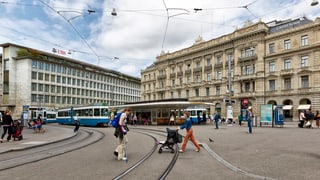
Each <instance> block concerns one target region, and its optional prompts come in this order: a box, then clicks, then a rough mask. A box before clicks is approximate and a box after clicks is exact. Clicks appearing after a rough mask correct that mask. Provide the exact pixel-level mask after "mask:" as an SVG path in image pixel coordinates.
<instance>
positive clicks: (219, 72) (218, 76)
mask: <svg viewBox="0 0 320 180" xmlns="http://www.w3.org/2000/svg"><path fill="white" fill-rule="evenodd" d="M217 79H218V80H221V79H222V72H221V71H218V72H217Z"/></svg>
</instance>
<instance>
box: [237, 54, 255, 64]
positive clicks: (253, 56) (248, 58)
mask: <svg viewBox="0 0 320 180" xmlns="http://www.w3.org/2000/svg"><path fill="white" fill-rule="evenodd" d="M257 59H258V55H256V54H254V55H252V56H247V57H238V62H239V63H240V62H245V61H250V60H257Z"/></svg>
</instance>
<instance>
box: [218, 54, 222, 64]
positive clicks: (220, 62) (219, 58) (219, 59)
mask: <svg viewBox="0 0 320 180" xmlns="http://www.w3.org/2000/svg"><path fill="white" fill-rule="evenodd" d="M217 64H222V59H221V56H217Z"/></svg>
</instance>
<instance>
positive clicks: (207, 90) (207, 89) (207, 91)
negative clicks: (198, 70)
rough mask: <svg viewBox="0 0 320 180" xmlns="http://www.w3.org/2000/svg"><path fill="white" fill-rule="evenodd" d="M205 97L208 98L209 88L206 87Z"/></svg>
mask: <svg viewBox="0 0 320 180" xmlns="http://www.w3.org/2000/svg"><path fill="white" fill-rule="evenodd" d="M206 96H210V88H209V87H206Z"/></svg>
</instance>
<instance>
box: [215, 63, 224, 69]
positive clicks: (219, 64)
mask: <svg viewBox="0 0 320 180" xmlns="http://www.w3.org/2000/svg"><path fill="white" fill-rule="evenodd" d="M222 66H223V63H222V62H218V63H216V64H215V65H214V68H219V67H222Z"/></svg>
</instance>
